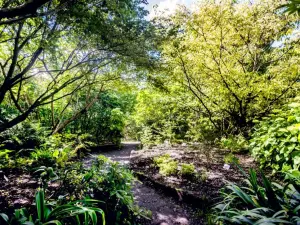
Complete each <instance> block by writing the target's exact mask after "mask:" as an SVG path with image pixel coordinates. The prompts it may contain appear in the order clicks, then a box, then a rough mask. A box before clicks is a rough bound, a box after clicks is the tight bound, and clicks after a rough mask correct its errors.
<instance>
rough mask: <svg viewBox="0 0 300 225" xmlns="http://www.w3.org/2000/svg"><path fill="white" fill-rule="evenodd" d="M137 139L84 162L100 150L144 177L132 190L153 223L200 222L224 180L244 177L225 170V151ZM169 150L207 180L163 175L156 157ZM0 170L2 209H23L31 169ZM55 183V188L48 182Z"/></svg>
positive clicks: (247, 163) (29, 195) (28, 200)
mask: <svg viewBox="0 0 300 225" xmlns="http://www.w3.org/2000/svg"><path fill="white" fill-rule="evenodd" d="M138 147H139V143H125V144H123V147H122V149H121V150H111V149H110V150H109V151H101V152H94V153H92V154H91V155H90V156H88V157H87V158H86V159H84V163H85V165H86V166H89V165H91V163H92V162H93V160H94V159H95V158H96V157H97V156H98V155H100V154H102V155H105V156H106V157H108V158H110V159H111V160H113V161H118V162H120V164H122V165H124V166H126V167H129V168H130V169H132V170H133V171H134V172H135V173H136V174H137V176H138V177H139V179H140V180H141V181H139V182H136V184H135V185H134V187H133V194H134V197H135V201H136V203H137V204H138V205H139V206H140V207H143V208H146V209H148V210H151V211H152V220H151V221H148V222H145V223H143V224H147V225H148V224H149V225H150V224H151V225H159V224H160V225H173V224H174V225H175V224H179V225H185V224H189V225H196V224H197V225H201V224H204V219H205V218H204V212H205V210H207V209H208V208H209V207H210V205H211V204H213V203H214V202H216V201H217V197H218V194H217V193H218V191H219V190H220V188H222V187H223V186H224V184H225V180H228V181H234V182H240V181H241V180H242V179H243V177H242V175H241V173H240V172H239V169H238V168H236V167H231V168H230V169H228V170H227V169H224V168H223V166H224V156H225V155H226V154H227V153H228V152H226V151H220V150H219V149H214V148H212V147H208V146H202V145H197V146H181V145H180V146H179V145H178V146H157V147H153V148H151V149H145V150H138ZM166 153H167V154H170V155H171V156H172V158H173V159H176V160H177V161H178V162H185V163H193V164H194V165H195V166H196V169H197V173H199V174H205V176H206V178H205V179H200V180H199V179H196V180H193V179H183V178H180V177H179V176H171V177H163V176H161V175H160V174H159V173H158V169H157V168H155V167H154V166H153V157H155V156H159V155H163V154H166ZM236 156H237V157H238V158H239V161H240V164H241V165H243V168H244V169H246V170H248V168H249V167H255V164H254V162H253V160H252V159H251V158H250V157H249V156H246V155H236ZM4 173H5V175H6V177H7V179H5V178H4V176H3V175H4V174H3V173H2V174H0V209H1V211H6V210H5V209H6V208H8V206H9V205H10V206H12V205H13V206H14V207H15V208H20V207H22V206H24V205H28V204H32V203H33V200H34V193H35V190H36V188H37V187H38V183H37V182H36V181H34V179H32V177H31V175H30V174H29V173H28V174H26V173H24V172H20V171H18V170H8V171H4ZM50 188H55V187H50Z"/></svg>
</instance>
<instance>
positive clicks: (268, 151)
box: [250, 103, 300, 176]
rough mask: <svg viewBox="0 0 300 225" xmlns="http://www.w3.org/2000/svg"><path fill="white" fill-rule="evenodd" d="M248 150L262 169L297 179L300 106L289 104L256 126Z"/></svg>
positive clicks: (299, 148) (299, 152)
mask: <svg viewBox="0 0 300 225" xmlns="http://www.w3.org/2000/svg"><path fill="white" fill-rule="evenodd" d="M250 148H251V150H252V154H253V155H254V156H255V158H256V159H258V160H259V162H260V164H261V166H262V167H269V168H272V169H273V172H276V171H291V172H294V173H297V174H298V176H300V173H299V171H298V170H299V166H300V104H299V103H293V104H289V105H287V106H285V107H284V108H283V109H282V110H277V111H276V112H274V114H272V115H270V116H269V117H267V118H265V119H263V120H262V121H261V122H259V123H258V124H257V125H256V126H255V131H254V133H253V135H252V139H251V143H250Z"/></svg>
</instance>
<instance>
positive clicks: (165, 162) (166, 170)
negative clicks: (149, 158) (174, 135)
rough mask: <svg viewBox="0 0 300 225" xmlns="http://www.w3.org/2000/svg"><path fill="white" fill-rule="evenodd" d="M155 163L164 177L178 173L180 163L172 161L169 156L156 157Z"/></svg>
mask: <svg viewBox="0 0 300 225" xmlns="http://www.w3.org/2000/svg"><path fill="white" fill-rule="evenodd" d="M153 161H154V163H155V165H156V166H157V167H158V168H159V173H160V174H161V175H163V176H169V175H175V174H177V172H178V171H177V169H178V162H177V161H176V160H172V159H171V156H170V155H169V154H165V155H162V156H158V157H154V159H153Z"/></svg>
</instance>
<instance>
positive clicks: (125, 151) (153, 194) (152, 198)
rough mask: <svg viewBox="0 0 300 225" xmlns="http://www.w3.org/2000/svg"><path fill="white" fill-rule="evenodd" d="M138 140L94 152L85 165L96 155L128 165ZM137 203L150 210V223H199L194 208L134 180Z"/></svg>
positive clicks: (148, 184)
mask: <svg viewBox="0 0 300 225" xmlns="http://www.w3.org/2000/svg"><path fill="white" fill-rule="evenodd" d="M139 144H140V143H138V142H131V143H123V144H122V148H121V149H120V150H110V151H101V152H94V153H92V154H91V157H89V158H87V159H86V160H85V162H84V163H85V164H86V165H91V163H92V161H93V160H95V158H97V157H98V155H104V156H106V157H108V158H110V159H111V160H113V161H117V162H120V164H122V165H125V166H127V165H128V166H129V163H130V153H131V151H132V150H137V149H138V147H139ZM132 191H133V195H134V199H135V202H136V204H137V205H139V206H140V207H143V208H146V209H148V210H151V211H152V221H149V223H147V224H149V225H150V224H151V225H175V224H178V225H201V224H203V222H202V219H200V218H199V217H197V216H196V212H195V211H194V209H193V208H192V207H191V206H189V205H187V204H184V203H180V202H179V201H177V200H176V199H174V198H172V197H169V196H166V195H165V194H164V193H163V192H161V191H160V190H158V189H155V188H153V187H152V185H151V183H142V182H136V183H135V185H134V187H133V189H132Z"/></svg>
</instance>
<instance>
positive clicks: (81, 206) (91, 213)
mask: <svg viewBox="0 0 300 225" xmlns="http://www.w3.org/2000/svg"><path fill="white" fill-rule="evenodd" d="M97 203H98V201H94V200H92V199H84V200H82V201H75V202H71V203H68V204H65V205H56V204H55V203H54V204H53V203H52V204H51V205H50V204H46V201H45V193H44V190H43V189H41V190H39V191H37V193H36V197H35V206H36V212H37V214H34V215H30V214H29V213H28V210H27V209H25V208H24V209H16V210H15V213H14V215H13V216H12V217H11V219H9V217H8V216H7V215H6V214H4V213H0V222H1V223H0V224H3V223H4V224H7V225H16V224H20V225H21V224H24V225H25V224H27V225H41V224H56V225H62V224H73V223H75V221H76V223H77V224H85V225H90V224H91V225H98V224H105V217H104V212H103V211H102V209H100V208H97ZM53 205H54V206H53ZM97 214H100V215H101V220H100V221H101V223H100V222H98V220H99V218H98V216H97ZM1 220H2V221H1Z"/></svg>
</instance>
